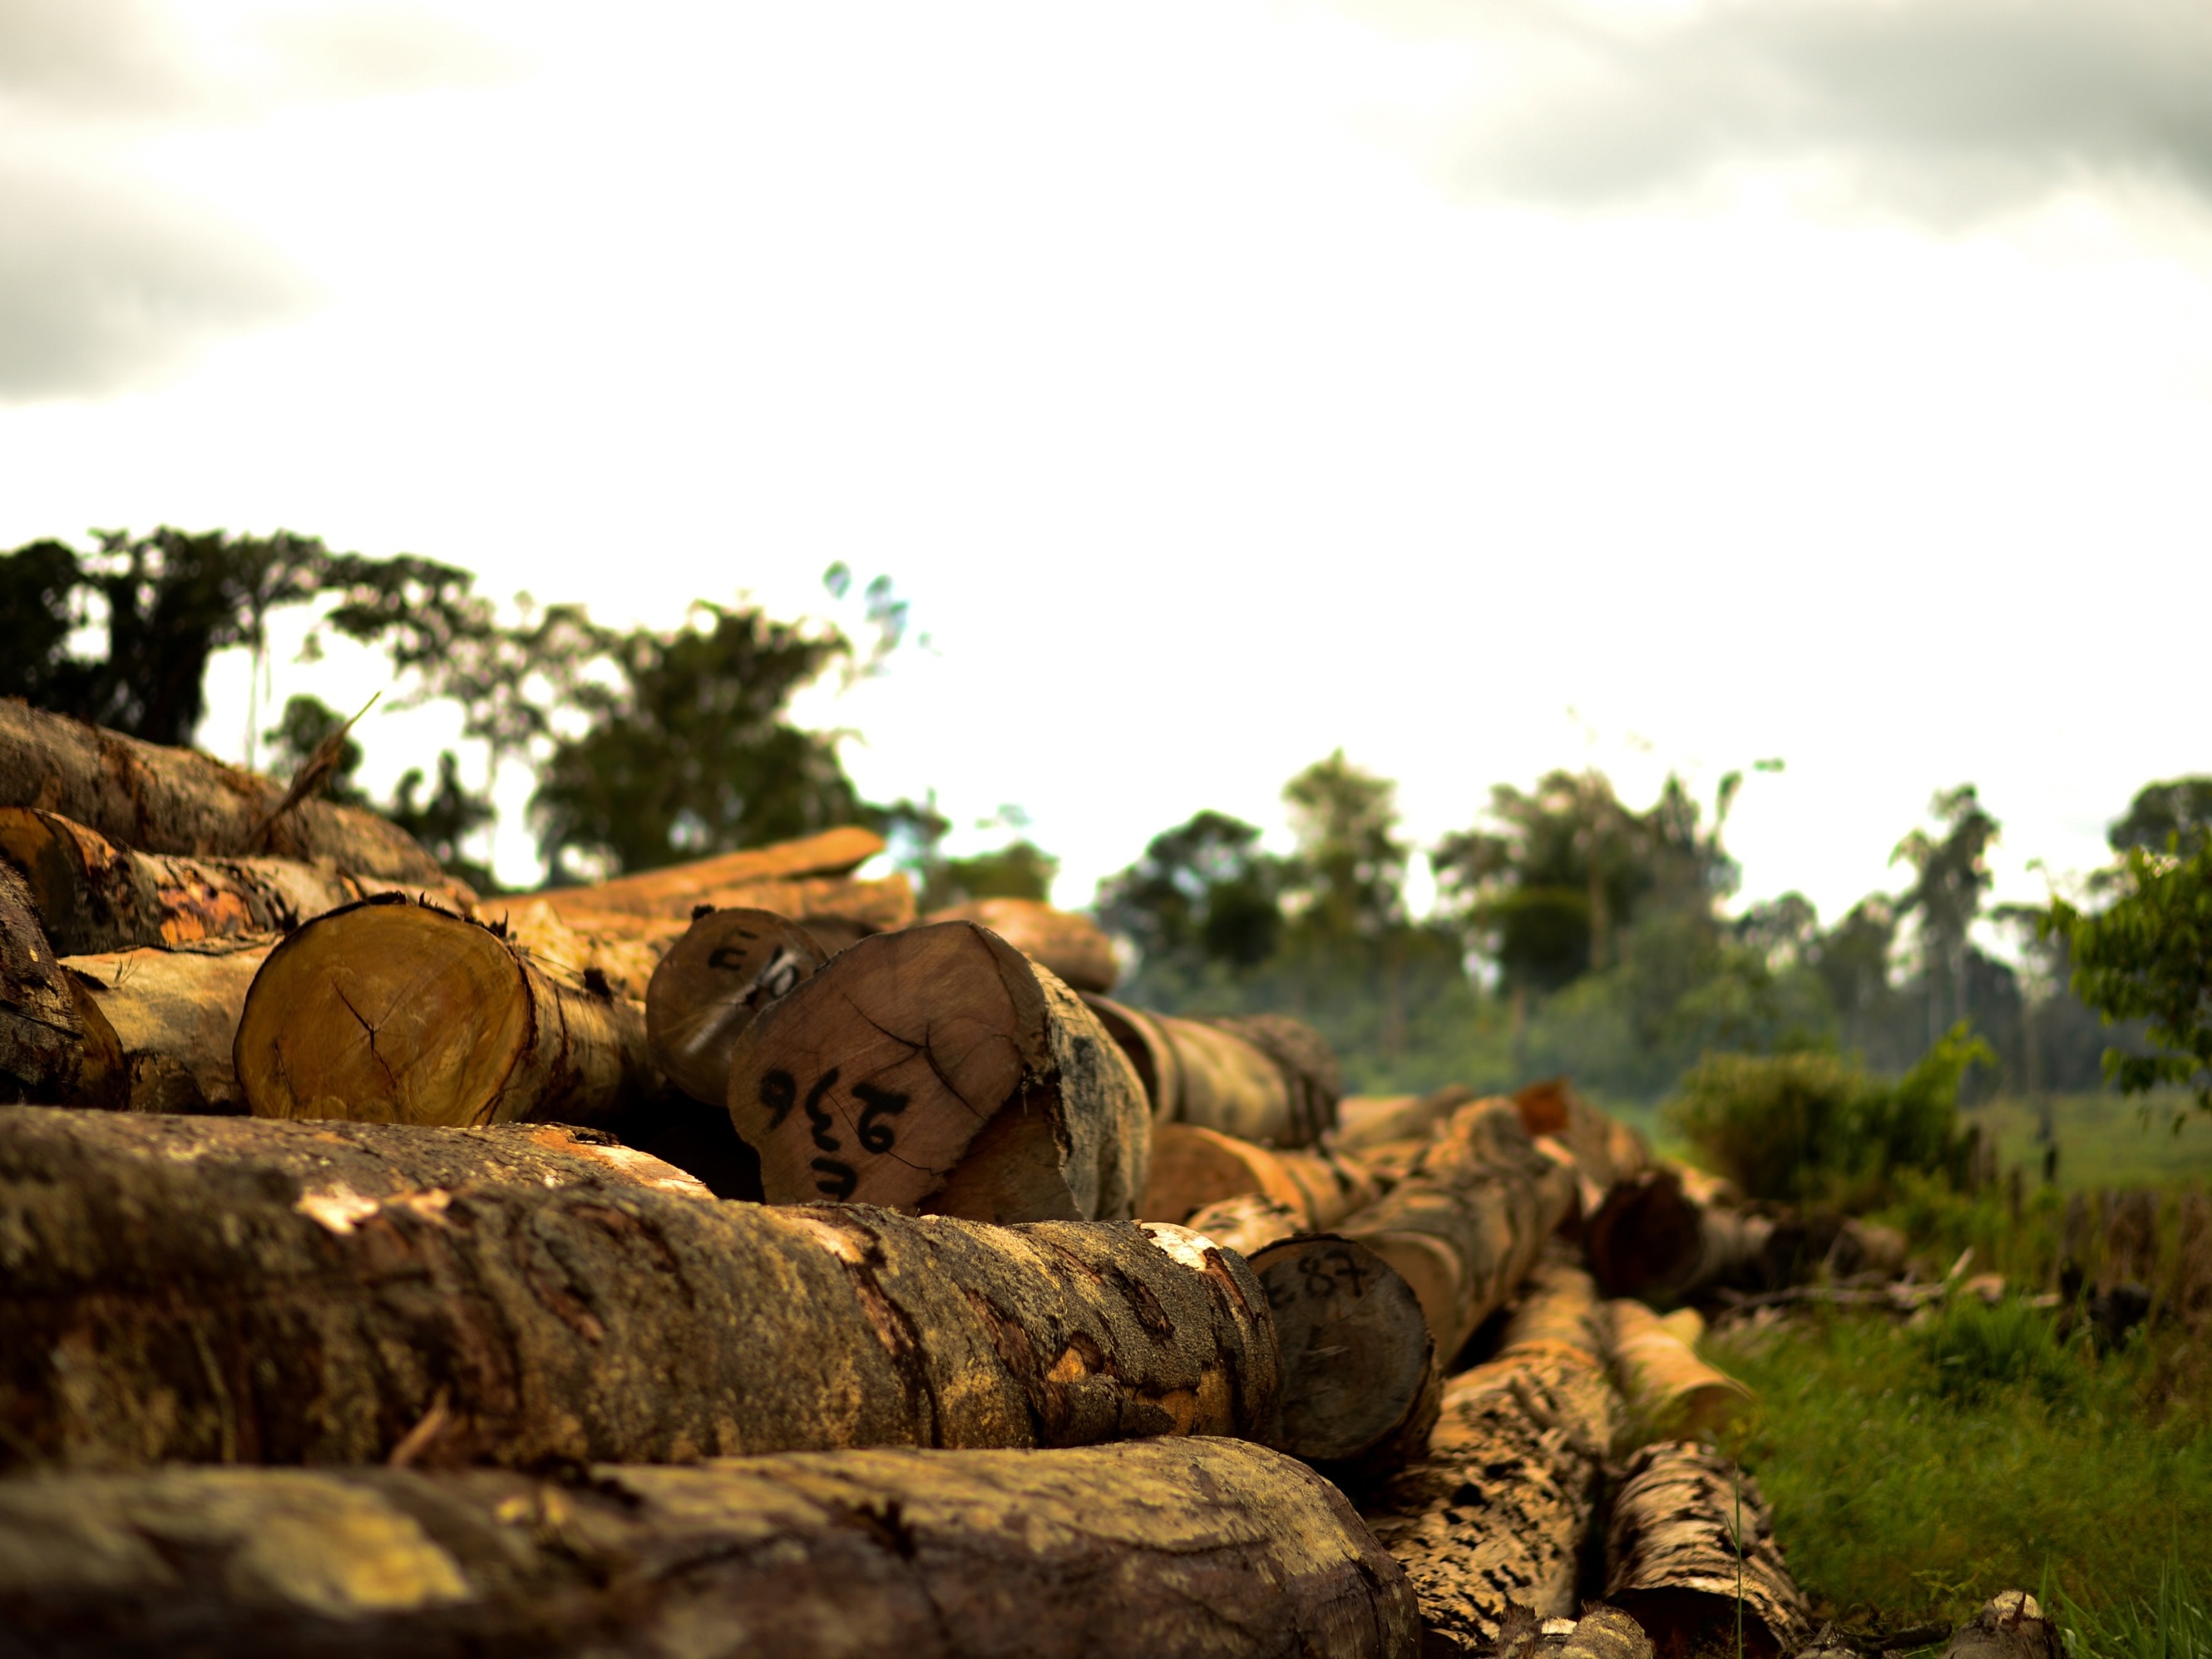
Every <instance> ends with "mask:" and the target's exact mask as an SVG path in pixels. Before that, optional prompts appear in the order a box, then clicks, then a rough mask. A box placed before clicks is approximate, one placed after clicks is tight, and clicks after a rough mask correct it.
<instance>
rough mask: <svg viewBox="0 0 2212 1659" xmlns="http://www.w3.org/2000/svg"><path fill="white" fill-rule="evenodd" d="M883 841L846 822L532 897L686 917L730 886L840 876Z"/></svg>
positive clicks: (718, 902)
mask: <svg viewBox="0 0 2212 1659" xmlns="http://www.w3.org/2000/svg"><path fill="white" fill-rule="evenodd" d="M885 844H886V843H885V842H884V838H883V837H882V836H878V835H877V834H876V833H875V832H874V831H873V830H870V829H861V828H860V826H859V825H857V824H847V825H845V826H844V827H843V828H842V829H825V830H823V832H822V833H821V834H819V835H816V836H805V837H803V838H801V839H800V840H798V841H787V842H777V843H776V844H775V846H772V847H756V848H747V849H746V850H745V851H744V852H740V853H722V854H717V855H716V856H714V857H713V858H708V859H695V860H691V861H690V862H689V863H686V864H671V865H669V866H666V867H665V868H664V869H659V870H641V871H639V872H637V873H635V875H628V876H617V877H616V878H614V879H613V880H611V881H602V882H599V883H596V884H592V885H590V886H585V887H556V888H550V889H548V890H546V891H544V893H537V894H532V895H531V897H533V898H543V899H544V901H545V902H547V903H549V904H550V905H551V906H552V907H553V908H555V909H556V910H557V911H559V912H561V913H562V915H568V913H569V912H570V911H603V910H612V911H623V912H627V913H628V914H629V915H635V916H650V917H659V918H671V917H673V918H682V919H684V920H687V921H688V920H689V919H690V909H691V907H692V906H693V905H695V904H713V905H715V906H717V907H718V908H720V906H722V905H724V904H725V903H728V902H732V901H728V900H726V899H724V898H722V897H720V895H722V894H724V893H726V892H727V891H728V890H731V889H732V888H737V887H742V886H745V885H748V884H758V883H762V882H770V881H790V880H794V879H797V878H802V877H807V876H842V875H845V874H847V873H848V872H850V871H852V870H854V868H856V867H857V866H860V865H862V864H865V863H866V862H867V861H868V860H870V859H872V858H873V857H874V856H875V855H876V854H878V853H880V852H882V851H883V850H884V846H885ZM758 908H763V909H773V908H775V906H772V905H763V906H759V907H758ZM909 914H911V913H909Z"/></svg>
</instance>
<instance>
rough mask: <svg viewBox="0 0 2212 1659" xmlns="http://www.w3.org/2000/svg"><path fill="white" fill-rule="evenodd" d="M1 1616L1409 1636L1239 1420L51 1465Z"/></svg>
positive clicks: (1132, 1636) (1155, 1657)
mask: <svg viewBox="0 0 2212 1659" xmlns="http://www.w3.org/2000/svg"><path fill="white" fill-rule="evenodd" d="M185 1563H189V1564H191V1565H190V1566H189V1567H185V1566H184V1565H182V1564H185ZM0 1607H4V1608H5V1609H6V1617H7V1621H8V1624H9V1628H10V1631H11V1632H12V1633H13V1635H14V1636H15V1644H11V1646H10V1650H11V1651H20V1652H22V1653H26V1654H37V1655H40V1656H44V1659H64V1656H69V1659H76V1656H82V1659H91V1656H94V1655H100V1656H106V1655H109V1654H113V1653H118V1652H124V1651H130V1652H147V1653H154V1652H158V1653H161V1654H162V1655H164V1656H167V1659H252V1656H267V1659H278V1656H285V1659H289V1656H292V1655H295V1654H302V1653H313V1654H317V1655H328V1656H331V1659H384V1656H391V1659H400V1656H404V1659H417V1656H422V1659H461V1656H464V1655H466V1656H474V1659H501V1656H511V1659H539V1656H575V1659H584V1656H608V1655H615V1654H635V1655H640V1656H646V1655H657V1656H665V1655H675V1654H699V1655H708V1654H715V1655H739V1654H742V1655H744V1656H747V1659H880V1656H884V1655H887V1654H896V1655H898V1656H900V1659H971V1656H972V1659H986V1656H988V1659H1011V1656H1014V1655H1024V1656H1041V1659H1079V1656H1080V1659H1089V1656H1091V1655H1100V1654H1103V1655H1141V1656H1146V1659H1177V1656H1189V1659H1243V1656H1249V1659H1284V1656H1307V1659H1413V1656H1414V1655H1416V1654H1417V1653H1419V1650H1420V1626H1419V1620H1418V1618H1417V1616H1416V1613H1415V1610H1414V1605H1413V1595H1412V1592H1411V1590H1410V1589H1409V1588H1408V1587H1407V1583H1406V1580H1405V1577H1404V1575H1403V1574H1402V1573H1401V1572H1400V1571H1399V1570H1398V1568H1397V1567H1396V1565H1395V1564H1394V1563H1393V1562H1392V1561H1391V1559H1390V1558H1389V1556H1388V1555H1387V1554H1386V1553H1384V1552H1383V1550H1382V1549H1381V1548H1380V1547H1378V1546H1377V1545H1376V1542H1375V1541H1374V1540H1373V1539H1372V1538H1371V1537H1370V1536H1369V1535H1368V1534H1367V1532H1366V1529H1365V1528H1364V1527H1362V1526H1361V1525H1360V1523H1359V1521H1358V1517H1357V1516H1355V1515H1353V1513H1352V1510H1351V1507H1350V1506H1349V1505H1348V1504H1346V1502H1345V1501H1344V1499H1343V1498H1342V1497H1340V1495H1339V1494H1338V1493H1337V1492H1335V1491H1334V1488H1332V1487H1331V1486H1329V1485H1328V1482H1327V1481H1325V1480H1322V1479H1321V1478H1320V1477H1319V1476H1318V1475H1316V1474H1312V1473H1310V1471H1308V1470H1306V1469H1304V1468H1300V1467H1299V1466H1298V1465H1297V1464H1296V1463H1294V1462H1290V1461H1289V1460H1288V1459H1286V1458H1283V1457H1280V1456H1278V1455H1275V1454H1273V1453H1272V1452H1269V1451H1267V1450H1266V1449H1263V1448H1261V1447H1258V1446H1253V1445H1248V1444H1244V1443H1240V1442H1237V1441H1231V1440H1188V1441H1175V1442H1162V1441H1152V1442H1146V1443H1136V1444H1130V1445H1121V1446H1100V1447H1093V1448H1090V1449H1084V1450H1080V1451H1069V1452H1061V1453H1057V1454H1055V1455H1052V1456H1049V1457H1042V1456H1038V1455H1035V1454H1031V1453H1023V1452H1012V1451H964V1452H920V1451H836V1452H815V1453H801V1454H797V1455H787V1456H780V1457H747V1458H737V1459H730V1460H726V1461H724V1462H715V1463H710V1464H707V1465H703V1466H701V1467H696V1468H653V1467H638V1466H629V1467H624V1466H621V1465H616V1464H599V1465H595V1466H592V1467H589V1468H579V1469H577V1470H575V1471H574V1473H573V1474H570V1475H568V1476H567V1477H566V1478H560V1477H552V1478H547V1477H540V1476H532V1475H529V1474H513V1473H508V1472H507V1471H504V1470H493V1469H479V1470H471V1471H467V1472H443V1473H417V1472H416V1471H413V1470H410V1469H317V1470H290V1469H281V1470H280V1469H245V1470H213V1469H164V1470H158V1471H154V1472H149V1473H146V1474H120V1475H118V1474H105V1475H91V1474H80V1475H72V1476H65V1477H55V1476H44V1477H38V1478H33V1479H32V1480H21V1481H15V1482H11V1483H9V1485H8V1486H6V1487H4V1488H0Z"/></svg>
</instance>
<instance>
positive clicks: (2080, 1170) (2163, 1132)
mask: <svg viewBox="0 0 2212 1659" xmlns="http://www.w3.org/2000/svg"><path fill="white" fill-rule="evenodd" d="M2045 1103H2047V1105H2046V1104H2045ZM2046 1110H2047V1111H2048V1113H2049V1115H2050V1120H2051V1139H2053V1140H2054V1141H2056V1142H2057V1146H2058V1170H2057V1176H2058V1182H2057V1184H2058V1186H2059V1188H2060V1189H2061V1190H2062V1191H2072V1190H2075V1189H2077V1188H2100V1187H2145V1186H2156V1185H2160V1184H2163V1183H2165V1182H2171V1181H2175V1180H2184V1179H2195V1180H2198V1181H2204V1180H2208V1179H2212V1116H2208V1115H2206V1114H2204V1113H2203V1112H2199V1111H2194V1110H2191V1109H2189V1106H2188V1099H2187V1097H2185V1096H2180V1095H2176V1096H2174V1097H2171V1098H2161V1099H2159V1100H2157V1101H2156V1102H2154V1103H2153V1104H2152V1106H2151V1107H2150V1108H2149V1109H2148V1113H2146V1110H2145V1109H2144V1107H2143V1106H2142V1103H2140V1102H2138V1101H2135V1100H2126V1099H2123V1098H2122V1097H2120V1096H2118V1095H2116V1094H2087V1095H2051V1096H2046V1097H2044V1098H2043V1101H2042V1102H2037V1101H2029V1100H2022V1099H2016V1098H2007V1099H2002V1100H1996V1101H1992V1102H1990V1103H1989V1104H1988V1105H1986V1106H1981V1107H1977V1108H1976V1109H1973V1110H1972V1111H1970V1112H1966V1113H1963V1114H1961V1115H1962V1117H1963V1119H1964V1121H1966V1122H1967V1123H1969V1124H1974V1123H1978V1124H1981V1125H1982V1126H1983V1132H1984V1133H1985V1134H1986V1133H1994V1134H1995V1135H1996V1139H1997V1158H1998V1161H1999V1164H2000V1165H2001V1167H2002V1168H2004V1169H2007V1170H2009V1169H2011V1168H2012V1167H2014V1166H2015V1165H2019V1166H2020V1167H2021V1168H2023V1169H2025V1170H2027V1171H2028V1172H2029V1176H2030V1177H2031V1179H2037V1180H2039V1179H2040V1178H2041V1172H2042V1169H2043V1154H2044V1145H2043V1143H2042V1142H2040V1141H2039V1140H2038V1139H2037V1138H2036V1137H2037V1130H2038V1127H2039V1121H2040V1120H2041V1118H2042V1116H2043V1115H2044V1113H2045V1111H2046ZM2178 1115H2179V1116H2180V1118H2181V1122H2180V1125H2179V1127H2178V1128H2177V1127H2175V1119H2176V1117H2177V1116H2178Z"/></svg>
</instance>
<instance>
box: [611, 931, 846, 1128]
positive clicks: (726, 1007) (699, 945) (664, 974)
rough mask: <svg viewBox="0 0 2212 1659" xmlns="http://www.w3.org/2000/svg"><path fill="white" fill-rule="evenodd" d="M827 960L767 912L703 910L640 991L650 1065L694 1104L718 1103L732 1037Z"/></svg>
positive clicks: (724, 1093)
mask: <svg viewBox="0 0 2212 1659" xmlns="http://www.w3.org/2000/svg"><path fill="white" fill-rule="evenodd" d="M828 960H829V953H828V952H827V951H824V950H823V948H822V946H821V945H819V944H818V943H817V941H816V939H815V937H814V935H813V933H811V931H810V930H809V929H807V928H805V927H800V926H799V924H798V923H797V922H794V921H788V920H787V919H786V918H784V917H782V916H779V915H775V914H774V913H773V912H771V911H768V910H754V909H732V910H709V911H708V913H707V914H706V915H702V916H701V917H699V918H698V919H697V920H696V921H693V922H692V924H691V927H690V930H689V931H688V932H686V933H684V936H683V938H681V939H678V940H677V941H676V943H675V944H674V945H671V946H670V947H669V951H668V954H667V955H666V956H665V957H662V958H661V959H660V965H659V967H657V968H655V969H653V978H652V981H651V982H650V983H649V984H648V985H647V987H646V993H645V1022H646V1038H647V1042H648V1043H649V1044H650V1045H651V1048H652V1050H653V1063H654V1064H655V1065H657V1066H659V1067H660V1069H661V1070H662V1071H664V1072H665V1073H667V1074H668V1079H669V1081H671V1083H673V1084H675V1085H676V1086H677V1087H678V1088H679V1089H681V1090H682V1091H684V1093H685V1094H687V1095H689V1096H690V1097H692V1098H693V1099H694V1100H699V1101H704V1102H707V1103H709V1104H712V1105H715V1106H720V1105H723V1104H725V1103H726V1102H727V1101H728V1099H729V1094H730V1051H731V1050H732V1048H735V1047H736V1046H737V1041H738V1035H739V1034H740V1033H741V1032H742V1031H744V1029H745V1027H746V1026H748V1025H750V1024H752V1022H753V1020H754V1019H755V1018H757V1016H758V1015H759V1013H760V1011H761V1010H762V1009H763V1008H764V1007H766V1006H768V1005H769V1003H771V1002H773V1001H775V1000H776V999H777V998H778V997H781V996H783V995H784V994H787V993H788V992H789V991H790V990H791V989H792V988H793V987H795V986H796V985H798V984H799V981H801V980H803V979H805V978H806V977H807V976H808V975H811V974H812V973H813V972H814V970H815V969H817V968H819V967H820V966H821V965H822V964H823V963H825V962H827V961H828Z"/></svg>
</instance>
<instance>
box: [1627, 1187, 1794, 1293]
mask: <svg viewBox="0 0 2212 1659" xmlns="http://www.w3.org/2000/svg"><path fill="white" fill-rule="evenodd" d="M1721 1195H1722V1194H1721V1193H1720V1192H1719V1191H1718V1190H1717V1189H1716V1188H1714V1187H1713V1186H1712V1185H1711V1183H1710V1182H1709V1181H1705V1180H1700V1179H1699V1176H1698V1174H1697V1172H1696V1171H1695V1170H1684V1169H1682V1168H1680V1166H1677V1165H1672V1164H1662V1165H1660V1166H1658V1167H1656V1168H1653V1169H1648V1170H1640V1171H1638V1172H1637V1173H1636V1174H1634V1175H1633V1176H1630V1177H1628V1178H1627V1179H1626V1180H1623V1181H1620V1182H1616V1183H1615V1184H1614V1186H1613V1189H1612V1190H1611V1191H1610V1192H1609V1193H1607V1194H1606V1196H1605V1200H1604V1202H1603V1203H1602V1204H1601V1206H1599V1207H1598V1210H1597V1212H1596V1213H1595V1214H1594V1215H1592V1216H1590V1217H1589V1218H1588V1220H1587V1221H1586V1222H1585V1223H1584V1225H1583V1249H1584V1250H1585V1251H1586V1252H1587V1253H1588V1255H1589V1264H1590V1271H1591V1273H1594V1274H1595V1276H1596V1278H1597V1282H1598V1284H1599V1285H1601V1286H1602V1287H1603V1288H1604V1290H1605V1292H1606V1294H1607V1295H1608V1296H1613V1297H1638V1298H1639V1299H1641V1300H1643V1301H1646V1302H1652V1303H1659V1304H1665V1303H1668V1302H1678V1301H1681V1300H1683V1299H1685V1298H1686V1297H1691V1296H1692V1295H1695V1294H1696V1293H1697V1292H1698V1291H1701V1290H1704V1289H1706V1288H1707V1287H1709V1286H1712V1285H1741V1284H1744V1283H1746V1282H1752V1281H1758V1280H1759V1279H1762V1278H1763V1277H1764V1276H1765V1275H1764V1273H1763V1267H1762V1264H1763V1262H1764V1261H1765V1258H1766V1255H1767V1253H1768V1252H1769V1250H1770V1249H1771V1246H1772V1244H1773V1239H1774V1222H1773V1219H1772V1218H1771V1217H1767V1216H1764V1215H1759V1214H1754V1213H1752V1212H1747V1211H1743V1210H1740V1209H1737V1208H1735V1207H1733V1206H1729V1205H1726V1204H1723V1203H1721V1202H1718V1201H1717V1200H1718V1199H1719V1197H1720V1196H1721Z"/></svg>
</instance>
